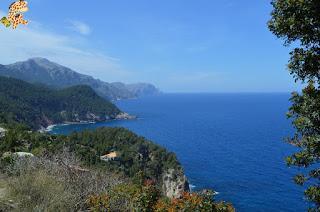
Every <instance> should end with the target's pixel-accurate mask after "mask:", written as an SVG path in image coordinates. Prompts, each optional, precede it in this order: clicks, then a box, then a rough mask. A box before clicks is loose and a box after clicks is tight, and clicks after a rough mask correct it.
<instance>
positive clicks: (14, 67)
mask: <svg viewBox="0 0 320 212" xmlns="http://www.w3.org/2000/svg"><path fill="white" fill-rule="evenodd" d="M0 76H7V77H13V78H17V79H21V80H24V81H27V82H29V83H37V84H39V83H40V84H44V85H47V86H49V87H52V88H59V89H60V88H67V87H70V86H75V85H88V86H90V87H91V88H92V89H93V90H95V92H96V93H97V94H98V95H100V96H101V97H103V98H106V99H108V100H119V99H129V98H137V97H140V96H145V95H156V94H159V93H160V91H159V90H158V89H157V88H156V87H155V86H154V85H152V84H149V83H135V84H125V83H119V82H115V83H108V82H104V81H102V80H100V79H95V78H93V77H92V76H89V75H85V74H80V73H78V72H76V71H74V70H72V69H70V68H68V67H65V66H62V65H60V64H58V63H55V62H52V61H50V60H48V59H45V58H41V57H36V58H30V59H28V60H26V61H21V62H16V63H13V64H9V65H0Z"/></svg>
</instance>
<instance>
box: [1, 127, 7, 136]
mask: <svg viewBox="0 0 320 212" xmlns="http://www.w3.org/2000/svg"><path fill="white" fill-rule="evenodd" d="M6 131H7V130H6V129H4V128H1V127H0V138H2V137H4V136H5V135H6Z"/></svg>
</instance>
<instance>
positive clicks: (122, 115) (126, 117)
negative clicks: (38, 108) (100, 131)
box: [38, 112, 138, 133]
mask: <svg viewBox="0 0 320 212" xmlns="http://www.w3.org/2000/svg"><path fill="white" fill-rule="evenodd" d="M137 118H138V117H137V116H134V115H130V114H128V113H125V112H122V113H120V114H118V115H117V116H116V117H115V118H112V119H108V120H105V121H79V122H70V121H66V122H63V123H56V124H51V125H49V126H47V127H46V128H44V127H42V128H41V129H40V130H38V131H39V132H41V133H50V132H51V131H53V129H54V128H55V127H59V126H68V125H80V124H96V123H104V122H111V121H117V120H135V119H137Z"/></svg>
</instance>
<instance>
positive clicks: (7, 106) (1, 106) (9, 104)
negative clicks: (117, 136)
mask: <svg viewBox="0 0 320 212" xmlns="http://www.w3.org/2000/svg"><path fill="white" fill-rule="evenodd" d="M119 113H120V110H119V109H118V108H117V107H116V106H115V105H114V104H112V103H111V102H109V101H107V100H105V99H103V98H102V97H100V96H98V95H97V94H96V93H95V92H94V91H93V90H92V89H91V88H90V87H88V86H74V87H70V88H66V89H62V90H53V89H49V88H47V87H44V86H39V85H33V84H29V83H27V82H24V81H21V80H17V79H13V78H7V77H0V123H6V124H12V123H22V124H25V125H28V126H30V127H32V128H34V129H39V128H40V126H44V127H46V126H48V125H49V124H54V123H62V122H64V121H69V122H73V121H74V122H77V121H104V120H106V119H108V118H113V117H115V116H116V115H117V114H119Z"/></svg>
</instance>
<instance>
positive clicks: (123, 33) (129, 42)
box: [0, 0, 299, 93]
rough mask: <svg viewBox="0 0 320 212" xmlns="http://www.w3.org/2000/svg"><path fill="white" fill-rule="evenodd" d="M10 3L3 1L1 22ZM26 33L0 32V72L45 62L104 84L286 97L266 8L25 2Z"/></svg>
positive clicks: (168, 1)
mask: <svg viewBox="0 0 320 212" xmlns="http://www.w3.org/2000/svg"><path fill="white" fill-rule="evenodd" d="M11 2H12V0H11V1H10V0H0V16H1V17H2V16H4V15H5V14H6V12H7V10H8V6H9V5H10V3H11ZM28 3H29V11H28V12H27V13H25V18H26V19H28V20H29V21H30V23H29V25H28V26H20V27H19V29H17V30H12V29H6V28H5V27H3V26H0V64H10V63H13V62H16V61H23V60H26V59H28V58H32V57H45V58H47V59H49V60H52V61H54V62H57V63H59V64H61V65H65V66H67V67H70V68H72V69H74V70H75V71H77V72H80V73H83V74H87V75H91V76H93V77H95V78H99V79H101V80H104V81H107V82H115V81H122V82H126V83H132V82H150V83H153V84H155V85H156V86H157V87H159V88H160V89H161V90H162V91H164V92H232V93H234V92H290V91H293V90H297V89H298V88H299V86H298V85H297V84H295V83H294V80H293V79H292V77H291V76H290V75H289V72H288V70H287V69H286V63H287V61H288V59H289V51H290V49H289V48H288V47H283V45H282V44H283V41H282V40H280V39H278V38H276V37H275V36H274V35H273V34H271V32H269V31H268V28H267V21H268V20H269V18H270V12H271V10H272V7H271V5H270V0H259V1H257V0H241V1H239V0H87V1H84V0H77V1H76V0H68V1H66V0H29V1H28Z"/></svg>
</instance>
